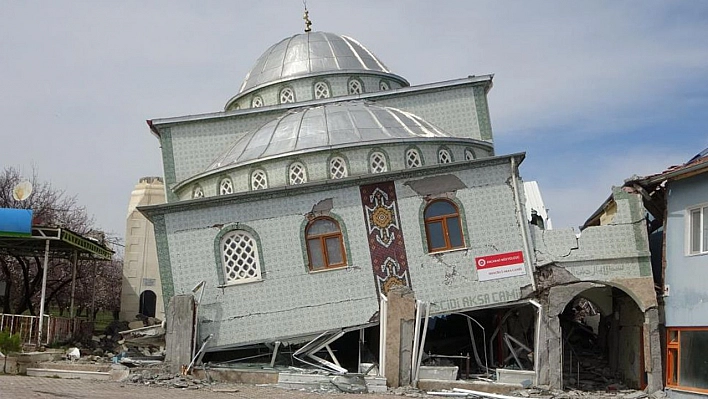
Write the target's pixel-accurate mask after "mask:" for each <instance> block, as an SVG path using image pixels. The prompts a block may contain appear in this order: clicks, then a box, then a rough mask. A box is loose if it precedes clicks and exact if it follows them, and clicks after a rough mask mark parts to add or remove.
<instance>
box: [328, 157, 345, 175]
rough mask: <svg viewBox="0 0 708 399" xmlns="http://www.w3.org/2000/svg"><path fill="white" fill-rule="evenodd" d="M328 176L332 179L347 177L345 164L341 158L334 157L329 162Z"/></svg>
mask: <svg viewBox="0 0 708 399" xmlns="http://www.w3.org/2000/svg"><path fill="white" fill-rule="evenodd" d="M329 176H330V178H332V179H342V178H344V177H347V163H346V162H344V159H343V158H341V157H334V158H332V159H331V160H330V161H329Z"/></svg>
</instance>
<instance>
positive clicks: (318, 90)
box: [315, 82, 329, 99]
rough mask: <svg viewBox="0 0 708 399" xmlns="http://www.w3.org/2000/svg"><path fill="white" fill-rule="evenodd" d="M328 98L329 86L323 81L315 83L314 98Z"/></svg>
mask: <svg viewBox="0 0 708 399" xmlns="http://www.w3.org/2000/svg"><path fill="white" fill-rule="evenodd" d="M320 98H329V86H327V83H325V82H317V83H315V99H320Z"/></svg>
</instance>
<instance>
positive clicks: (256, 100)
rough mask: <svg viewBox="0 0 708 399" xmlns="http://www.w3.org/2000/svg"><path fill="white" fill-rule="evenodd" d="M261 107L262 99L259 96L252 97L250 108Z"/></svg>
mask: <svg viewBox="0 0 708 399" xmlns="http://www.w3.org/2000/svg"><path fill="white" fill-rule="evenodd" d="M262 106H263V99H262V98H261V97H260V96H255V97H253V101H252V102H251V108H260V107H262Z"/></svg>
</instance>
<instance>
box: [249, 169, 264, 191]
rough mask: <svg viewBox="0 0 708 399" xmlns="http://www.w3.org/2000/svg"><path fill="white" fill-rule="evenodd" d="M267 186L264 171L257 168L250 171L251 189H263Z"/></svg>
mask: <svg viewBox="0 0 708 399" xmlns="http://www.w3.org/2000/svg"><path fill="white" fill-rule="evenodd" d="M265 188H268V177H267V176H266V173H265V171H263V170H261V169H258V170H254V171H253V173H251V190H263V189H265Z"/></svg>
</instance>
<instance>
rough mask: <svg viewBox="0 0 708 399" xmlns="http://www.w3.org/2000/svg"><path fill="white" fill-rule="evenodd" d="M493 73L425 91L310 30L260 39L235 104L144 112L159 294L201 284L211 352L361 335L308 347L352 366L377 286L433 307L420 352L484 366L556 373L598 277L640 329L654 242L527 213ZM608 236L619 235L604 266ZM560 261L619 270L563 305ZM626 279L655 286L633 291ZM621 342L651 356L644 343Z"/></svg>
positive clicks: (369, 343) (336, 38)
mask: <svg viewBox="0 0 708 399" xmlns="http://www.w3.org/2000/svg"><path fill="white" fill-rule="evenodd" d="M492 80H493V76H492V75H478V76H468V77H464V78H460V79H454V80H448V81H442V82H434V83H425V84H419V85H411V84H410V83H409V82H408V81H407V80H406V79H405V78H404V77H402V76H400V75H397V74H396V73H394V72H392V71H391V70H389V69H388V68H387V67H386V65H385V63H384V62H383V61H382V60H381V59H379V58H378V57H377V56H375V55H374V54H373V53H372V52H371V51H369V50H368V49H367V48H366V47H365V46H364V45H363V44H361V43H359V42H358V41H357V40H355V39H353V38H351V37H349V36H343V35H339V34H335V33H328V32H317V31H309V25H308V29H307V30H306V32H304V33H300V34H296V35H293V36H291V37H288V38H285V39H283V40H281V41H280V42H278V43H275V44H274V45H272V46H271V47H269V48H268V49H267V50H265V52H263V55H262V56H261V57H260V58H259V59H258V60H257V61H256V62H255V65H254V66H253V68H252V69H251V70H250V72H248V74H247V75H246V77H245V78H244V80H243V84H242V85H241V87H240V90H239V91H238V92H237V93H236V94H235V95H234V96H233V97H231V98H230V99H229V100H228V101H227V102H226V104H225V106H224V110H223V111H219V112H215V113H210V114H202V115H190V116H181V117H173V118H164V119H153V120H149V121H148V125H149V127H150V129H151V131H152V133H153V134H154V135H155V136H156V137H157V138H158V140H159V142H160V145H161V149H162V161H163V167H164V184H165V190H166V200H167V202H166V203H165V204H160V205H148V206H143V207H139V208H138V209H139V210H140V211H141V212H142V213H143V214H145V215H146V216H147V217H148V218H149V219H150V221H151V222H152V223H153V225H154V229H155V240H156V243H157V258H158V263H159V275H160V278H159V280H160V282H161V290H162V296H163V298H164V303H165V304H167V303H168V302H169V299H170V298H171V297H173V296H174V295H179V294H190V293H191V292H192V290H193V288H194V287H195V286H197V285H198V284H200V283H202V282H203V287H204V288H203V290H204V291H203V294H202V296H201V300H200V302H199V309H198V321H197V324H198V330H199V335H200V338H201V339H203V338H204V337H206V336H209V335H211V336H212V339H211V341H210V343H209V348H208V350H209V352H210V353H218V352H223V351H228V350H237V349H239V348H253V347H258V346H262V347H263V348H268V349H266V350H270V351H271V352H272V351H273V348H275V350H276V351H277V348H278V346H281V347H284V346H287V345H291V346H293V347H297V346H298V345H302V344H306V343H308V342H313V340H315V339H319V340H321V341H320V342H326V344H331V345H332V346H333V347H336V345H337V340H338V339H339V341H342V340H344V341H346V340H349V341H351V342H353V345H341V347H340V348H339V350H338V351H336V350H335V351H334V352H337V354H338V357H340V359H339V360H341V362H340V361H337V360H336V359H330V360H329V361H323V362H319V361H318V360H317V359H319V360H323V359H321V358H315V360H314V361H312V362H313V363H314V364H316V365H317V366H319V367H324V368H329V369H333V370H335V371H340V372H341V370H344V371H345V372H346V371H347V370H352V369H356V364H354V366H352V367H348V366H347V362H348V361H349V362H352V361H353V362H354V363H356V357H357V356H359V357H361V353H358V354H351V355H350V356H349V358H350V359H349V360H347V359H342V358H346V357H347V351H346V348H351V347H353V348H355V349H354V350H355V351H356V348H357V347H359V348H361V347H362V346H364V347H367V349H368V350H369V352H370V353H372V354H373V353H376V351H377V349H376V346H377V343H380V340H382V339H383V337H381V336H379V331H380V330H379V328H380V323H381V318H382V312H380V307H381V306H382V303H383V302H382V298H383V301H385V299H386V297H387V296H388V295H389V294H390V293H391V292H394V291H396V290H400V287H407V288H408V289H409V290H410V292H412V294H413V295H414V297H415V300H416V301H418V302H420V303H425V304H428V308H427V311H428V313H429V315H430V316H436V318H435V320H437V322H435V323H434V324H435V326H429V327H428V328H429V334H428V344H427V346H426V347H425V352H426V353H432V354H435V353H439V354H441V356H442V355H445V354H446V353H447V354H449V353H458V354H459V353H460V349H459V348H458V347H455V348H450V347H448V346H449V345H450V343H451V342H456V341H455V340H454V339H451V337H453V336H454V337H457V338H460V339H462V340H466V342H467V344H465V345H466V349H464V350H466V351H467V352H468V353H470V351H474V356H475V357H476V360H477V363H478V364H477V365H478V366H479V368H480V369H484V370H488V367H490V366H493V365H496V366H497V367H500V368H502V367H503V366H504V364H506V363H508V362H512V363H514V364H515V365H514V367H516V368H519V369H522V370H524V369H525V370H528V371H529V373H530V375H531V377H529V378H530V379H531V380H532V381H533V382H534V383H545V384H550V385H556V386H558V385H562V384H563V381H562V378H563V376H562V373H560V374H559V371H558V370H556V368H559V369H562V367H555V366H554V365H555V364H556V363H557V364H558V365H559V366H560V365H561V364H562V360H563V353H562V352H561V351H560V350H556V349H553V347H552V346H553V345H554V343H555V344H557V334H558V333H560V331H561V326H560V325H559V324H558V323H557V322H553V321H552V320H551V319H552V318H553V317H556V316H558V314H559V313H561V312H562V311H563V309H564V307H565V306H566V304H567V303H568V304H569V306H570V303H571V302H573V299H574V298H575V297H576V295H578V294H579V293H580V292H586V291H588V290H589V292H590V293H591V294H592V295H590V294H588V296H589V297H592V298H607V297H609V298H610V299H609V302H607V301H604V302H603V300H602V299H596V301H597V302H601V303H603V304H607V307H606V309H607V315H608V316H607V317H608V320H609V315H612V314H613V312H615V311H616V312H625V311H626V310H624V309H625V308H622V309H619V308H613V306H614V305H613V303H615V304H617V303H620V302H621V301H619V299H618V300H615V302H613V300H612V299H613V298H620V297H622V298H624V297H626V296H627V295H626V294H624V292H629V293H630V294H629V296H631V297H632V298H633V299H634V300H635V301H634V302H631V303H636V304H637V306H636V307H637V310H636V312H638V315H639V316H638V318H639V322H638V323H639V324H640V325H641V324H643V323H644V321H645V316H644V314H645V313H644V312H645V311H646V310H647V309H649V308H650V307H651V306H652V302H651V298H649V297H647V298H648V299H642V297H641V295H640V294H638V295H634V294H633V291H632V289H636V287H637V286H638V285H642V284H645V285H646V284H649V286H650V287H651V288H650V289H649V290H650V291H652V290H653V283H652V282H651V276H650V275H649V276H648V277H647V276H646V275H645V273H644V272H643V270H644V269H643V266H642V265H644V262H645V261H646V262H648V256H649V255H648V250H646V251H644V248H643V247H641V243H638V242H639V240H636V239H635V235H636V234H641V232H638V231H637V230H632V229H631V227H626V226H617V228H620V229H624V230H621V232H626V233H627V237H626V238H625V237H624V236H622V234H614V235H613V234H609V235H608V234H605V233H607V232H608V231H609V230H603V231H602V232H601V231H599V230H598V234H595V235H593V234H589V235H588V237H589V238H587V240H586V241H585V243H586V244H584V245H585V246H583V245H581V244H583V243H582V242H581V243H580V244H578V239H577V237H576V236H575V234H573V233H572V232H562V231H557V232H556V231H555V230H553V231H551V230H543V229H542V228H540V227H539V224H538V223H533V224H532V223H529V218H528V217H527V215H528V211H529V210H527V209H526V207H525V205H524V204H525V203H526V195H525V191H524V183H523V181H522V179H521V177H520V175H519V165H520V164H521V163H522V162H523V160H524V156H525V155H524V154H523V153H516V154H501V155H500V154H496V153H495V150H494V140H493V134H492V128H491V123H490V117H489V109H488V102H487V95H488V93H489V91H490V89H491V88H492ZM615 197H616V201H617V204H618V206H617V207H616V209H617V211H616V213H617V216H616V218H625V217H626V218H628V217H630V214H629V212H635V213H636V212H640V211H637V208H632V207H630V206H628V205H626V204H627V203H630V202H632V201H639V200H637V199H636V198H634V197H633V196H631V195H628V194H625V193H616V195H615ZM540 211H542V212H545V209H541V210H540ZM640 213H641V212H640ZM544 214H545V213H544ZM632 215H633V214H632ZM605 227H608V226H598V227H591V228H590V229H602V228H605ZM609 227H613V228H614V227H615V226H609ZM612 231H614V232H617V231H619V230H612ZM603 232H604V233H603ZM584 234H585V233H584ZM592 240H595V241H592ZM601 240H613V245H612V250H614V252H613V253H612V254H611V255H612V256H611V258H612V259H613V260H612V262H611V267H610V266H605V268H604V269H603V268H599V267H598V266H597V265H598V264H602V259H604V258H607V259H609V258H610V257H605V256H604V252H603V251H609V250H610V249H607V248H605V247H603V246H602V245H596V244H598V243H600V241H601ZM566 249H567V254H564V255H563V257H561V256H560V255H557V254H561V253H563V252H564V251H565V250H566ZM568 254H571V255H568ZM566 261H567V262H572V264H571V263H568V265H567V267H566V266H564V265H563V263H562V262H566ZM539 268H545V270H548V271H549V272H548V273H545V272H544V273H545V274H544V273H540V272H539V270H541V269H539ZM566 269H567V270H570V271H567V270H566ZM571 269H572V270H571ZM561 271H562V272H563V273H561ZM554 273H555V274H554ZM643 273H644V274H643ZM560 275H563V276H566V277H567V276H570V277H572V278H570V277H568V279H567V281H565V280H564V281H565V282H566V283H568V284H571V283H573V284H575V283H578V282H581V281H598V280H612V281H613V283H612V284H599V283H597V284H594V285H593V284H590V285H587V284H586V285H582V283H580V284H581V285H580V286H578V287H577V289H575V290H574V291H573V290H569V289H568V287H567V286H564V287H563V288H564V289H565V291H564V294H563V295H558V296H556V297H553V300H554V301H561V303H562V304H561V305H557V304H556V305H555V306H554V303H553V302H552V301H551V302H550V304H549V295H550V296H552V293H551V294H549V292H550V291H552V289H549V287H548V284H551V281H553V282H554V283H558V282H560V281H561V280H562V279H561V278H560V277H558V276H560ZM553 276H556V277H555V279H554V278H553ZM573 276H574V277H573ZM629 277H631V278H634V279H636V278H639V277H642V278H648V280H642V282H635V283H636V284H634V285H632V286H630V287H629V288H626V287H625V286H622V285H621V283H620V282H621V280H622V279H624V278H629ZM617 281H620V282H617ZM544 284H546V286H544ZM588 284H589V283H588ZM637 284H638V285H637ZM642 286H643V285H642ZM616 287H624V288H626V289H625V290H622V289H617V288H616ZM637 290H638V289H637ZM638 291H642V290H638ZM396 292H398V291H396ZM542 292H543V293H542ZM642 292H643V291H642ZM544 295H545V296H544ZM534 298H535V299H534ZM622 303H623V302H622ZM654 305H655V298H654ZM627 309H629V308H628V307H627ZM632 309H633V308H632ZM632 311H634V310H632ZM553 312H555V313H553ZM459 315H461V316H459ZM472 317H473V318H474V319H475V321H477V322H478V323H477V324H479V327H480V328H481V329H482V330H484V331H485V334H484V336H485V337H486V338H484V339H483V338H482V336H483V334H482V331H477V334H476V337H477V342H476V343H474V342H473V344H472V348H470V346H469V342H470V334H471V332H472V330H473V327H469V331H468V321H467V319H468V318H472ZM603 317H604V316H603ZM647 317H649V316H647ZM548 320H551V321H548ZM556 320H557V317H556ZM647 320H649V319H647ZM650 321H651V322H654V319H651V320H650ZM654 324H656V323H654ZM470 325H471V324H470ZM474 328H475V329H476V328H477V327H474ZM617 328H619V327H617ZM625 331H629V330H625ZM652 331H653V330H652ZM493 332H494V336H492V333H493ZM554 334H556V335H554ZM633 334H634V333H633ZM657 334H658V332H657ZM490 336H491V337H492V340H491V341H490ZM647 336H649V335H647ZM322 337H324V338H322ZM507 337H511V338H513V340H510V339H509V338H507ZM652 337H653V336H652ZM472 339H473V341H474V336H473V338H472ZM554 340H555V341H554ZM626 341H627V342H628V343H626V345H628V346H632V348H634V349H636V356H634V355H633V356H634V357H632V361H634V360H636V364H639V356H640V355H639V352H641V351H640V350H639V347H640V346H639V345H640V341H639V339H638V338H637V339H635V340H626ZM635 341H636V342H635ZM356 342H358V343H359V345H357V344H356ZM614 345H625V344H618V343H617V342H615V343H614ZM323 346H324V345H323ZM524 347H525V348H526V349H527V350H526V351H524V350H523V348H524ZM327 349H329V347H327ZM608 350H609V351H611V350H613V349H612V347H610V349H608ZM623 350H624V349H623ZM329 352H330V354H331V355H332V357H334V353H333V352H332V351H329ZM534 352H535V353H536V355H535V356H534V355H533V353H534ZM379 353H380V354H381V355H382V353H381V352H379ZM512 353H513V356H512ZM633 353H634V352H633ZM272 356H273V359H275V358H276V354H275V353H273V355H272ZM512 357H514V358H516V359H515V360H514V359H513V358H512ZM351 358H353V359H354V360H351ZM635 358H636V359H635ZM473 363H475V360H474V359H473ZM482 363H484V364H482ZM632 364H633V365H634V364H635V363H632ZM335 366H336V367H335ZM517 366H518V367H517ZM617 367H618V368H619V369H622V367H625V368H627V367H635V366H631V365H617ZM654 370H656V368H655V369H654ZM658 370H659V376H660V375H661V367H660V365H659V367H658ZM641 373H642V371H638V372H637V374H641ZM640 380H641V378H640V377H637V378H636V381H637V384H640V383H641V381H640Z"/></svg>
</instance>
